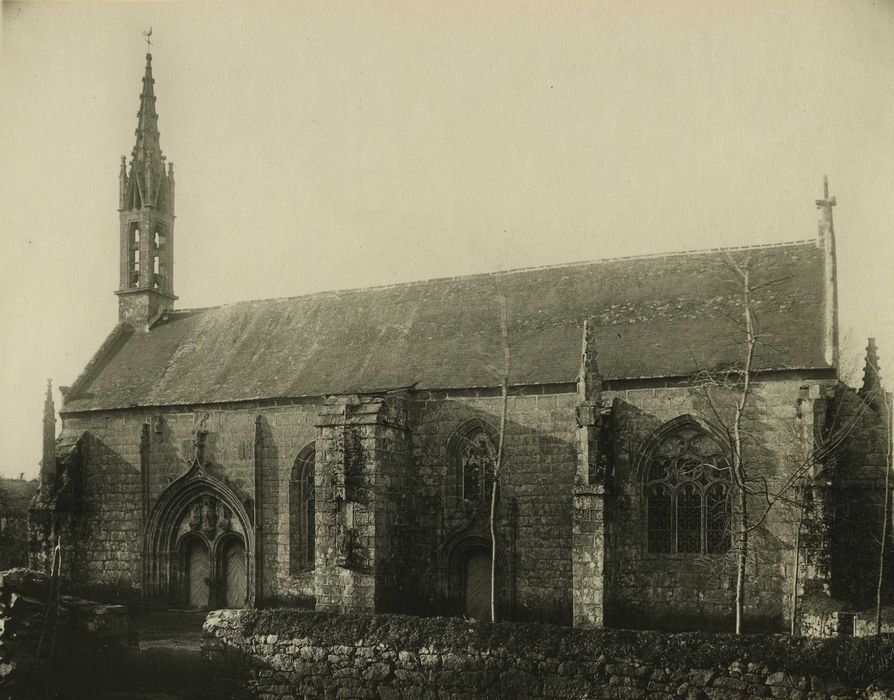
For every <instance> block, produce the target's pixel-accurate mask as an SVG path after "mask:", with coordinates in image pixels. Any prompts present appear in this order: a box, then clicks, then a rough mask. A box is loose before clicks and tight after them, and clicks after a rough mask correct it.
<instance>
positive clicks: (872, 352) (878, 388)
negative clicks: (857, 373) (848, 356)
mask: <svg viewBox="0 0 894 700" xmlns="http://www.w3.org/2000/svg"><path fill="white" fill-rule="evenodd" d="M882 392H883V389H882V378H881V374H880V372H879V363H878V348H877V347H876V345H875V338H870V339H869V341H868V342H867V343H866V362H865V364H864V366H863V386H861V387H860V394H862V395H863V397H864V398H865V399H866V401H867V402H868V403H869V405H870V406H873V407H875V406H878V405H880V403H881V400H882V398H883V397H882Z"/></svg>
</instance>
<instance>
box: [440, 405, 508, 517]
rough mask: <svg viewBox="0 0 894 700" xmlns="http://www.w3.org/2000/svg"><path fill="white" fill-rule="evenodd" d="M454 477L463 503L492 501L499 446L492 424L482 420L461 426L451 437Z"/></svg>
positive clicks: (450, 448) (452, 478)
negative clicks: (497, 445) (496, 442)
mask: <svg viewBox="0 0 894 700" xmlns="http://www.w3.org/2000/svg"><path fill="white" fill-rule="evenodd" d="M448 453H449V455H450V460H451V463H452V468H451V474H450V479H451V482H452V487H455V491H454V493H455V494H456V498H457V501H458V502H459V503H463V502H465V503H475V504H485V503H490V497H491V491H492V489H493V485H494V471H495V466H496V461H497V448H496V447H495V441H494V438H493V431H492V430H491V428H490V426H489V425H488V424H486V423H484V422H483V421H481V420H479V419H472V420H470V421H468V422H466V423H464V424H463V425H461V426H460V427H459V428H458V429H457V430H456V432H454V434H453V435H452V436H451V438H450V441H449V443H448Z"/></svg>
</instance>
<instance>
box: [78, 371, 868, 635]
mask: <svg viewBox="0 0 894 700" xmlns="http://www.w3.org/2000/svg"><path fill="white" fill-rule="evenodd" d="M828 394H829V392H828V389H827V387H826V386H825V384H824V383H822V382H820V383H817V382H814V383H808V382H805V381H803V380H801V379H799V378H792V379H790V380H779V381H772V382H758V383H757V384H756V385H755V388H754V394H753V397H752V399H751V401H750V404H749V410H748V412H747V414H746V416H745V421H744V425H743V428H744V431H745V433H746V435H747V439H746V451H747V456H748V458H749V459H750V460H751V462H752V463H753V464H755V465H760V468H761V470H762V473H763V474H764V476H766V478H767V479H768V483H769V486H770V488H771V489H774V488H776V487H777V486H778V485H779V484H780V483H781V482H782V481H783V480H784V479H785V478H786V477H787V476H788V474H789V473H790V471H791V468H792V465H793V464H794V463H795V462H797V461H798V460H799V459H803V458H804V455H805V454H806V453H808V452H809V451H810V449H811V445H812V444H813V442H812V441H813V440H814V436H815V431H816V429H817V425H818V424H821V423H823V421H825V420H826V419H827V413H824V411H826V412H827V409H828V406H829V405H830V404H829V399H828ZM715 399H716V401H715V404H716V405H715V408H716V406H721V407H722V405H723V404H724V401H726V402H727V403H728V400H729V396H727V397H722V396H721V397H715ZM348 404H351V406H352V407H351V408H346V406H348ZM578 404H579V399H578V396H577V394H576V393H574V392H573V391H571V390H570V387H568V386H556V387H539V388H531V389H529V390H527V391H514V392H513V395H511V396H510V397H509V399H508V417H507V424H506V441H505V450H504V467H503V473H502V477H501V486H500V494H499V500H498V507H497V533H498V557H497V578H498V583H497V586H498V589H497V592H498V606H499V608H500V611H499V613H500V617H502V618H506V617H509V618H512V619H517V620H526V619H528V620H540V621H553V622H559V623H563V624H570V623H571V622H572V591H573V589H574V587H575V586H577V588H578V589H580V590H584V589H586V590H589V589H590V588H593V585H592V584H593V582H592V581H590V578H592V576H593V575H598V572H599V570H603V571H604V577H605V580H604V587H603V590H604V611H605V621H606V623H607V624H610V625H616V626H627V627H629V626H639V625H650V626H652V625H667V626H684V625H693V624H695V625H698V626H699V627H703V626H718V627H724V628H725V627H726V626H727V625H728V623H729V617H730V615H731V612H732V610H733V604H732V602H733V568H732V565H731V564H732V562H731V560H730V557H729V556H723V555H691V554H687V555H666V554H649V553H648V552H647V551H646V545H645V541H646V538H645V522H646V519H645V511H644V499H643V494H642V489H641V479H640V475H639V474H638V473H637V467H638V460H639V456H640V454H641V451H642V447H643V444H644V443H645V442H646V441H647V440H648V438H649V436H650V435H652V434H653V433H654V431H656V429H658V428H659V427H660V426H662V425H664V424H665V423H666V422H667V421H670V420H672V419H675V418H678V417H680V416H684V415H691V416H695V417H704V416H710V414H711V411H712V407H711V406H710V405H708V404H707V402H706V401H705V398H704V394H703V393H701V392H699V391H698V390H693V389H690V388H687V387H685V386H676V385H669V386H652V387H649V386H647V385H646V384H645V383H640V384H638V385H635V386H634V385H630V384H628V388H623V387H619V386H611V385H609V386H608V387H607V390H606V391H604V392H603V395H602V397H601V405H602V424H601V427H600V437H599V446H600V449H602V448H604V450H605V455H604V456H605V460H606V467H605V472H606V473H605V476H604V478H603V479H602V481H603V482H604V485H605V491H606V495H605V498H604V500H605V504H606V505H605V512H604V522H603V521H602V520H600V521H599V522H596V521H593V522H592V523H589V521H588V523H587V524H586V527H590V525H593V526H598V527H599V528H600V529H604V532H605V547H604V552H603V553H602V554H600V551H602V550H600V551H596V552H595V554H593V555H592V556H597V557H598V556H603V557H604V560H603V561H601V562H589V560H588V562H589V563H588V562H583V563H586V564H587V566H579V568H578V573H577V576H578V580H577V581H574V575H575V574H574V573H573V567H572V559H573V557H572V537H573V528H572V523H573V518H572V514H573V507H574V494H575V484H576V478H577V479H578V480H579V477H580V475H579V474H577V472H578V471H579V465H578V459H579V454H578V453H579V450H580V446H579V445H578V442H579V440H578V435H577V431H578V419H579V416H578V415H577V408H578ZM500 408H501V398H500V396H499V395H498V394H497V393H495V392H493V391H490V392H488V391H471V390H466V391H456V392H444V391H440V392H425V391H414V392H405V393H397V394H389V395H385V396H383V397H365V398H357V397H354V398H350V397H342V398H339V399H332V400H329V401H328V403H327V402H324V400H322V399H320V400H307V401H300V400H296V401H282V402H276V403H265V404H233V405H222V406H215V407H210V406H199V407H190V409H186V408H182V409H173V408H168V409H152V410H147V409H128V410H120V411H111V412H97V413H88V414H77V415H66V416H65V421H64V428H63V436H68V438H67V439H69V440H71V439H73V438H72V436H78V435H82V434H83V439H82V442H83V446H82V452H83V456H82V462H83V468H82V472H83V473H82V474H81V476H80V477H79V481H80V487H79V488H80V490H81V493H82V497H81V499H80V501H79V504H78V510H77V512H76V513H74V515H73V517H72V518H71V519H70V523H71V524H70V526H69V527H68V529H67V530H65V533H64V536H63V537H64V540H67V541H63V545H64V546H65V547H67V551H66V553H65V556H63V562H64V567H66V572H65V573H67V574H68V575H69V577H70V578H72V579H75V580H76V581H79V582H82V583H87V584H92V585H97V584H99V585H102V586H107V587H114V588H116V589H118V590H129V591H131V592H133V591H138V590H139V588H140V586H141V547H142V544H141V543H142V537H143V528H144V527H145V524H144V521H145V518H146V514H147V513H149V512H151V511H152V508H153V507H154V505H155V503H156V501H157V499H158V497H159V495H160V494H161V493H162V492H163V491H164V489H165V488H166V487H167V486H168V485H169V484H170V483H171V482H172V481H173V480H174V479H176V478H178V477H180V476H181V475H182V474H184V472H186V470H187V469H188V464H189V461H190V460H191V459H192V458H193V457H194V453H195V446H194V440H195V433H196V430H197V429H199V430H201V431H203V432H204V434H205V447H204V461H205V463H206V465H207V466H206V468H207V471H208V472H209V473H210V474H211V475H212V476H215V477H217V478H218V479H220V480H221V481H223V482H225V483H226V484H227V485H228V486H229V487H230V488H231V489H232V490H233V491H234V492H236V493H237V494H239V495H240V497H244V499H245V502H246V503H250V504H251V505H252V508H250V510H252V509H255V508H256V510H257V518H258V524H259V525H260V528H259V529H260V537H259V543H260V550H259V553H258V558H257V565H258V568H259V570H260V571H259V579H260V581H261V585H260V587H259V590H258V591H257V597H258V600H260V601H266V602H267V603H275V602H280V603H283V604H287V605H293V604H299V605H303V606H305V607H306V606H309V605H313V601H314V600H315V599H320V596H321V595H325V591H323V588H321V586H323V587H324V588H325V586H326V585H327V584H326V581H325V580H324V579H326V577H329V578H330V579H332V580H331V581H329V584H331V585H329V589H331V591H336V590H337V589H340V588H343V586H342V584H343V583H344V582H343V581H342V579H343V578H344V577H346V576H347V577H351V578H352V580H353V579H354V578H358V577H360V578H358V581H359V580H360V579H362V578H363V577H364V576H366V577H368V579H369V580H368V584H369V590H370V599H369V601H368V602H369V604H368V605H367V606H366V607H365V608H363V609H365V610H373V609H375V610H376V611H377V612H382V611H389V612H404V613H414V614H423V615H432V614H463V613H464V612H465V607H464V605H465V600H464V597H463V596H464V590H463V587H464V585H465V581H464V579H463V576H464V565H465V561H466V559H465V558H467V557H468V556H469V555H470V553H474V552H475V551H479V552H480V551H483V550H484V549H489V546H490V541H489V533H488V523H487V509H488V505H489V504H488V503H487V502H485V501H482V500H478V499H474V498H464V497H463V496H462V494H461V488H460V478H459V477H460V468H459V462H458V451H457V445H458V444H459V442H460V441H461V439H462V438H463V436H465V435H467V434H468V431H469V430H477V429H481V430H484V431H486V432H488V433H490V434H491V436H492V437H494V438H495V437H496V434H497V430H498V426H499V423H500ZM193 409H194V410H193ZM721 410H722V409H721ZM336 414H337V415H336ZM349 414H350V415H349ZM361 414H362V415H361ZM364 416H365V417H364ZM327 425H328V426H329V427H326V426H327ZM860 429H861V430H866V431H868V434H869V435H870V436H871V435H873V434H874V433H872V430H873V428H872V426H861V427H860ZM327 431H328V432H327ZM876 432H877V431H876ZM861 440H862V438H861V439H857V438H856V437H855V438H854V440H853V441H852V445H851V448H852V449H851V452H854V451H855V450H857V449H861V450H862V451H863V453H866V454H867V455H869V457H867V459H866V460H863V461H867V460H868V461H872V460H874V459H876V457H875V456H874V455H876V456H877V453H878V444H877V442H878V441H877V440H876V441H875V442H873V441H871V440H870V442H869V443H866V442H865V440H862V441H861ZM315 441H317V456H316V459H317V473H316V502H317V509H316V520H315V523H316V531H317V540H318V541H317V547H316V554H317V562H316V563H317V569H318V570H317V571H316V572H315V571H314V570H309V569H308V570H303V571H301V570H299V571H298V572H297V573H294V574H290V567H289V557H290V537H289V533H290V528H291V527H292V524H291V523H290V517H289V513H290V508H289V480H290V478H291V474H292V467H293V464H294V462H295V459H296V457H297V455H298V454H299V453H300V452H301V451H302V449H303V448H305V447H306V446H308V445H309V444H311V443H314V442H315ZM846 459H851V458H850V457H847V458H846ZM858 461H859V460H858ZM868 461H867V463H868ZM337 465H341V466H339V467H338V468H337V469H336V466H337ZM352 470H353V471H352ZM357 470H359V471H357ZM339 474H341V476H340V477H339ZM339 479H341V481H339ZM352 479H354V480H355V483H356V484H358V485H359V487H358V488H355V487H354V486H352V485H351V484H352V481H351V480H352ZM358 479H359V481H358ZM339 484H341V485H340V486H339ZM336 487H337V488H336ZM334 488H335V489H336V490H338V488H340V489H342V490H345V493H344V494H342V493H341V492H339V493H338V494H336V493H335V490H333V489H334ZM144 490H145V496H144V495H143V494H144ZM347 491H351V492H352V493H350V494H349V493H347ZM349 496H350V497H349ZM599 498H600V499H601V498H602V496H599ZM828 500H829V496H828V494H819V495H818V496H817V503H822V504H823V507H822V508H820V507H817V509H816V510H817V512H818V513H819V515H817V517H816V524H817V528H816V529H817V532H818V533H819V534H817V535H816V536H815V537H814V538H813V541H812V542H811V541H810V538H809V537H805V539H804V540H803V541H802V545H803V546H802V561H801V562H800V566H801V576H802V577H803V582H802V586H801V588H802V590H805V591H806V590H808V589H809V591H810V592H816V591H817V590H821V591H825V592H826V593H828V590H826V589H828V580H829V576H830V570H831V564H830V563H829V561H828V560H829V552H828V546H827V545H828V534H827V533H826V532H825V530H823V529H822V527H820V525H822V526H823V527H826V526H828V525H829V517H828V513H827V511H828V509H829V506H828ZM755 512H759V508H757V509H756V510H755ZM600 513H601V510H600ZM345 518H350V523H348V522H347V521H345V520H344V519H345ZM600 518H602V515H601V514H600ZM340 519H341V520H340ZM797 520H798V512H797V509H796V508H794V507H791V506H789V505H786V504H783V503H779V504H777V505H776V506H774V508H773V510H772V511H771V513H770V515H769V517H768V518H767V519H766V521H765V522H764V523H763V524H762V526H761V527H760V528H759V529H758V531H756V532H755V533H754V535H753V537H752V544H753V547H752V551H753V556H752V557H751V558H750V560H749V571H748V589H747V610H746V614H747V616H748V617H749V624H752V629H753V628H754V627H753V625H754V624H755V623H757V624H764V625H767V626H771V627H779V626H781V625H783V624H784V623H785V622H786V621H787V620H789V619H790V615H791V612H790V610H789V608H790V584H789V580H790V576H791V572H792V570H793V566H794V538H795V533H796V530H797ZM340 522H341V523H342V525H344V526H347V527H346V529H343V530H342V531H341V534H339V523H340ZM578 527H580V528H583V527H585V525H584V524H583V523H578ZM342 535H346V536H347V539H345V538H344V537H342ZM339 537H342V540H341V541H340V542H339V541H337V540H338V538H339ZM348 540H350V545H349V549H352V551H351V552H350V553H349V556H348V558H349V559H352V560H353V563H348V565H347V566H345V564H346V562H344V561H342V562H340V561H339V557H343V556H344V554H345V551H344V544H345V542H348ZM339 548H342V551H341V553H339ZM364 552H365V554H364ZM367 555H368V556H367ZM588 556H589V555H588ZM824 557H825V558H824ZM590 564H593V566H590ZM594 572H596V573H595V574H594ZM336 579H337V580H336ZM364 580H366V579H364ZM361 583H362V581H361ZM808 584H810V585H808ZM364 585H365V584H364ZM333 586H334V587H333ZM588 587H589V588H588ZM362 588H363V586H361V588H360V589H357V590H361V589H362ZM373 591H375V592H373ZM593 591H594V593H593V595H595V596H596V598H593V600H594V601H595V603H594V605H596V607H594V608H593V611H594V612H592V615H595V616H596V617H594V618H593V619H597V618H598V616H599V615H600V614H601V613H600V611H599V610H598V607H599V604H598V600H597V599H598V598H599V596H600V595H602V594H600V593H599V590H597V589H595V588H594V589H593ZM588 595H589V594H588ZM361 597H362V596H361ZM590 597H592V596H590ZM330 598H331V600H329V602H328V603H327V602H326V600H324V601H323V608H325V607H326V606H327V605H330V606H331V607H332V608H333V609H340V607H342V608H344V609H347V607H351V605H353V603H351V604H350V605H348V606H347V607H345V606H344V605H343V603H344V601H341V602H339V601H338V600H336V599H335V598H332V596H330ZM212 604H213V601H212ZM588 614H591V613H588Z"/></svg>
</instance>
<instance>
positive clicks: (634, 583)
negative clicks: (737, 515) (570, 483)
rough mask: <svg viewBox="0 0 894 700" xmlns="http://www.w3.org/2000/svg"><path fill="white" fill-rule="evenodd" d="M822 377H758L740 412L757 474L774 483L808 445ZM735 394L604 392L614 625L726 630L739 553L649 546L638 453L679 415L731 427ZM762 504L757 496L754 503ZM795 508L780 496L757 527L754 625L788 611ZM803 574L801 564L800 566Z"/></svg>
mask: <svg viewBox="0 0 894 700" xmlns="http://www.w3.org/2000/svg"><path fill="white" fill-rule="evenodd" d="M821 394H822V391H821V385H818V384H812V385H808V384H806V383H805V382H803V381H799V380H797V379H795V380H791V381H774V382H762V383H757V384H755V385H754V390H753V394H752V396H751V398H750V400H749V402H748V405H747V409H746V413H745V415H744V418H743V421H742V432H743V435H744V436H745V438H744V441H743V450H744V454H745V459H746V460H747V462H748V463H749V464H750V465H751V467H750V469H751V471H752V474H754V472H755V471H756V470H757V469H759V470H760V472H761V474H762V475H763V477H765V478H766V479H767V487H768V490H769V491H770V492H774V491H776V490H778V489H779V488H780V486H781V484H782V483H783V482H784V481H785V479H786V478H787V477H788V476H789V474H791V473H792V470H793V469H794V468H795V467H796V465H798V464H800V463H802V462H803V460H804V459H805V456H806V455H807V453H808V452H810V451H811V449H812V448H811V447H810V445H812V440H813V434H812V432H811V431H812V429H813V427H812V420H813V411H814V405H813V404H814V403H815V402H817V401H820V400H821ZM734 400H735V395H734V394H731V393H724V392H721V391H718V390H714V391H713V393H712V399H711V401H710V402H709V401H708V400H707V399H706V394H705V392H704V391H703V390H700V389H689V388H685V387H682V386H666V387H655V388H636V389H630V390H623V391H620V390H615V391H607V392H605V393H604V395H603V402H604V404H608V403H609V402H611V414H610V415H611V422H612V425H611V435H612V438H611V442H612V455H611V461H612V464H613V468H614V469H613V474H612V478H611V484H610V493H611V497H610V498H609V499H608V502H607V503H608V505H607V514H606V518H607V520H608V526H607V539H608V545H607V547H606V549H607V550H608V551H609V552H610V557H608V561H607V563H606V564H607V565H606V598H607V601H606V615H607V618H608V623H609V624H614V625H618V626H631V625H636V626H639V625H647V626H654V625H658V626H670V627H684V626H697V627H699V628H704V627H718V628H724V629H729V624H730V620H731V616H732V613H733V610H734V606H733V602H734V582H735V568H734V561H733V557H732V556H730V555H721V554H674V555H671V554H654V553H649V552H648V551H647V548H646V532H645V528H646V513H645V497H644V493H643V489H642V478H641V474H640V473H638V472H637V468H638V466H639V467H640V468H642V466H643V465H638V459H639V456H640V454H641V451H642V447H643V445H644V443H645V442H646V440H647V439H648V438H649V436H650V435H652V434H653V433H654V432H655V431H656V430H658V429H659V428H660V427H661V426H662V425H664V424H665V423H666V422H668V421H670V420H672V419H675V418H678V417H680V416H683V415H690V416H692V417H694V418H695V419H708V420H710V421H712V422H715V423H718V422H719V423H722V424H725V425H726V426H731V425H732V419H731V417H730V416H729V412H730V408H731V406H732V402H733V401H734ZM762 511H763V504H762V503H761V502H760V499H759V498H756V499H754V501H753V503H752V508H751V512H752V514H753V515H754V516H755V517H757V514H760V513H761V512H762ZM797 518H798V514H797V510H796V509H795V508H793V507H791V506H789V505H787V504H785V503H782V502H778V503H776V505H774V507H773V508H772V510H771V511H770V514H769V516H768V517H767V518H766V520H765V521H764V522H763V524H762V525H761V526H760V527H759V528H758V529H757V530H756V531H755V532H753V533H752V535H751V556H750V557H749V561H748V571H747V590H746V598H747V600H746V617H747V618H748V619H749V624H751V625H752V627H751V628H752V629H753V628H754V624H758V625H764V626H768V627H771V628H776V627H781V626H782V625H783V622H784V620H787V619H789V615H790V611H789V608H790V589H789V585H788V584H787V580H788V577H789V576H790V574H791V572H792V571H793V568H794V541H795V532H796V528H797ZM802 574H803V569H802Z"/></svg>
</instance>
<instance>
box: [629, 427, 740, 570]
mask: <svg viewBox="0 0 894 700" xmlns="http://www.w3.org/2000/svg"><path fill="white" fill-rule="evenodd" d="M677 423H679V426H678V427H677V428H675V429H671V430H669V431H668V432H667V433H666V434H665V435H663V436H661V437H660V438H659V439H658V440H657V441H656V443H655V444H654V445H653V446H652V448H651V449H650V450H649V452H648V454H647V455H645V464H644V472H643V493H644V497H645V506H646V513H645V515H646V546H647V550H648V551H649V552H650V553H653V554H719V553H723V552H726V551H727V550H728V549H729V547H730V517H729V512H730V511H729V483H730V465H729V459H728V458H727V456H726V453H725V451H724V450H723V449H722V448H721V446H720V444H719V443H718V442H717V441H716V440H715V439H714V438H712V437H711V436H710V435H709V434H708V433H707V432H706V431H705V430H703V429H702V428H701V427H700V426H699V425H698V424H697V423H696V422H695V421H694V420H684V421H677Z"/></svg>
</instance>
